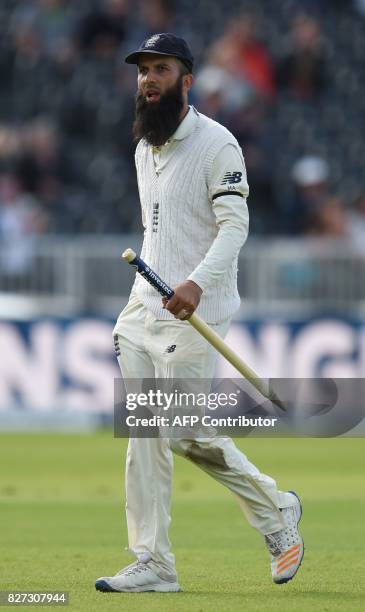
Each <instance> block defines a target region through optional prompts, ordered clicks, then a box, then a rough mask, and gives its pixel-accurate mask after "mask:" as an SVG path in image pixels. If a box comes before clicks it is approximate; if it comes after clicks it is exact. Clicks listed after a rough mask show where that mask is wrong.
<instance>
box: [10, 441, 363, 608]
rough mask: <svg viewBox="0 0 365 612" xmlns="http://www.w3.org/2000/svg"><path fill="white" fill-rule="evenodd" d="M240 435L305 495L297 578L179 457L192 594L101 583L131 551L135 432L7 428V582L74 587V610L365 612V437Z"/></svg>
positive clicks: (184, 571)
mask: <svg viewBox="0 0 365 612" xmlns="http://www.w3.org/2000/svg"><path fill="white" fill-rule="evenodd" d="M238 444H239V446H240V448H242V450H244V452H246V454H247V455H248V456H249V457H250V458H251V460H252V461H253V462H254V463H256V464H257V465H258V466H259V467H260V469H261V470H262V471H264V472H266V473H269V474H270V475H272V476H274V477H275V478H276V479H277V481H278V484H279V486H280V488H282V489H287V488H295V490H296V491H297V492H298V493H299V494H300V495H301V497H302V501H303V506H304V514H303V519H302V522H301V526H302V532H303V535H304V538H305V544H306V554H305V558H304V562H303V565H302V568H301V570H300V571H299V573H298V575H297V576H296V578H295V579H294V580H293V581H292V582H290V583H288V584H287V585H282V586H277V585H274V584H273V583H272V582H271V576H270V569H269V557H268V554H267V552H266V549H265V548H264V546H263V542H262V539H261V537H260V536H259V535H258V534H257V533H256V532H255V531H253V530H252V529H251V528H250V527H249V526H248V525H247V523H246V522H245V519H244V517H243V515H242V514H241V511H240V510H239V507H238V505H237V503H236V502H235V500H234V498H233V496H231V494H230V493H229V492H228V491H226V490H225V489H223V488H222V487H220V486H219V485H218V484H217V483H215V482H214V481H212V480H210V479H209V477H208V476H206V475H205V474H204V473H202V472H200V471H199V470H198V469H197V468H196V467H195V466H193V465H192V464H190V463H189V462H187V461H184V460H183V459H181V458H176V461H175V480H174V503H173V524H172V528H171V532H170V534H171V539H172V542H173V547H174V552H175V554H176V558H177V568H178V571H179V580H180V583H181V585H182V588H183V592H182V593H172V594H157V593H146V594H118V593H107V594H105V593H98V592H96V591H95V589H94V580H95V578H97V577H98V576H100V575H108V574H114V573H115V572H116V571H117V570H118V569H120V568H121V567H122V566H123V565H125V564H127V563H131V561H132V558H131V556H130V555H129V553H128V552H126V550H125V547H126V546H127V537H126V529H125V523H124V508H123V505H124V500H123V468H124V455H125V447H126V441H125V440H117V439H114V438H113V437H112V433H111V432H103V433H98V434H94V435H84V436H81V435H61V434H60V435H7V436H4V435H3V436H0V502H1V536H0V540H1V544H0V546H1V548H0V550H1V555H0V590H21V591H26V590H29V591H44V590H48V591H52V590H67V591H69V592H70V605H69V607H68V609H69V610H83V611H89V610H92V611H94V610H100V611H102V612H104V611H106V612H107V611H109V610H125V611H128V612H130V611H137V610H138V611H142V610H143V611H144V610H148V611H155V610H156V611H157V610H159V611H162V612H164V611H174V612H180V611H181V612H208V611H210V610H217V611H219V612H220V611H222V612H223V611H224V612H228V611H231V610H232V611H233V610H248V611H251V610H257V611H260V612H261V611H263V610H264V611H266V610H280V612H283V611H290V612H292V611H294V610H299V611H302V610H303V611H304V610H305V611H308V612H309V611H310V612H313V611H317V610H320V611H327V610H328V611H331V612H335V611H337V610H341V611H345V612H348V611H352V610H356V611H364V610H365V588H364V582H365V478H364V467H365V440H363V439H327V440H326V439H323V440H308V439H299V440H282V439H276V440H269V439H267V440H264V439H261V440H259V439H250V440H240V441H238ZM6 609H7V608H6ZM25 609H29V610H33V609H36V607H34V606H29V607H27V608H25ZM38 609H39V608H38Z"/></svg>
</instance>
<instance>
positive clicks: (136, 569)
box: [117, 561, 148, 576]
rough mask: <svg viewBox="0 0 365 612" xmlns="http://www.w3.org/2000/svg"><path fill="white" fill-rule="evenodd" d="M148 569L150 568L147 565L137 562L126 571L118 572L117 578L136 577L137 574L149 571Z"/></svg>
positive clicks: (126, 568) (125, 569)
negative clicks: (121, 576)
mask: <svg viewBox="0 0 365 612" xmlns="http://www.w3.org/2000/svg"><path fill="white" fill-rule="evenodd" d="M147 569H148V567H147V564H146V563H141V562H140V561H136V562H135V563H132V564H131V565H128V566H127V567H125V568H124V569H121V570H120V572H118V574H117V576H120V575H123V576H134V575H135V574H141V573H142V572H145V571H147Z"/></svg>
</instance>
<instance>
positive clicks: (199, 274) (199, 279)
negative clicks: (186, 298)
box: [187, 267, 211, 291]
mask: <svg viewBox="0 0 365 612" xmlns="http://www.w3.org/2000/svg"><path fill="white" fill-rule="evenodd" d="M187 280H191V281H193V283H195V284H196V285H198V287H200V289H201V290H202V291H205V289H206V288H207V287H209V285H210V284H211V279H210V278H209V274H208V273H206V272H204V271H203V270H199V267H198V268H196V270H194V272H192V273H191V274H189V276H188V278H187Z"/></svg>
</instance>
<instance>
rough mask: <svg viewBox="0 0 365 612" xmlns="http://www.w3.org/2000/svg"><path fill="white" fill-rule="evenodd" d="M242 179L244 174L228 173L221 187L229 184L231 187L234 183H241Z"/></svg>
mask: <svg viewBox="0 0 365 612" xmlns="http://www.w3.org/2000/svg"><path fill="white" fill-rule="evenodd" d="M241 178H242V172H226V173H225V175H224V177H223V181H222V182H221V185H227V183H229V184H230V185H232V183H239V182H240V181H241Z"/></svg>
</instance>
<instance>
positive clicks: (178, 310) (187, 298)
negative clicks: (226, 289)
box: [162, 280, 203, 321]
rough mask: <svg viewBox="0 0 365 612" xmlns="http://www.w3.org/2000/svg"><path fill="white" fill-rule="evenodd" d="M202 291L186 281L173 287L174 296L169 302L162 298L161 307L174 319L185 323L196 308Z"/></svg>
mask: <svg viewBox="0 0 365 612" xmlns="http://www.w3.org/2000/svg"><path fill="white" fill-rule="evenodd" d="M202 293H203V290H202V289H201V288H200V287H199V285H197V284H196V283H194V281H192V280H186V281H183V282H182V283H179V285H177V286H176V287H174V295H173V296H172V298H170V299H169V300H168V299H167V298H162V303H163V307H164V308H166V310H168V311H169V312H171V314H173V315H174V316H175V318H176V319H181V320H182V321H185V320H186V319H188V318H189V317H190V316H191V315H192V314H193V312H194V310H196V308H197V307H198V304H199V302H200V297H201V294H202Z"/></svg>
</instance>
